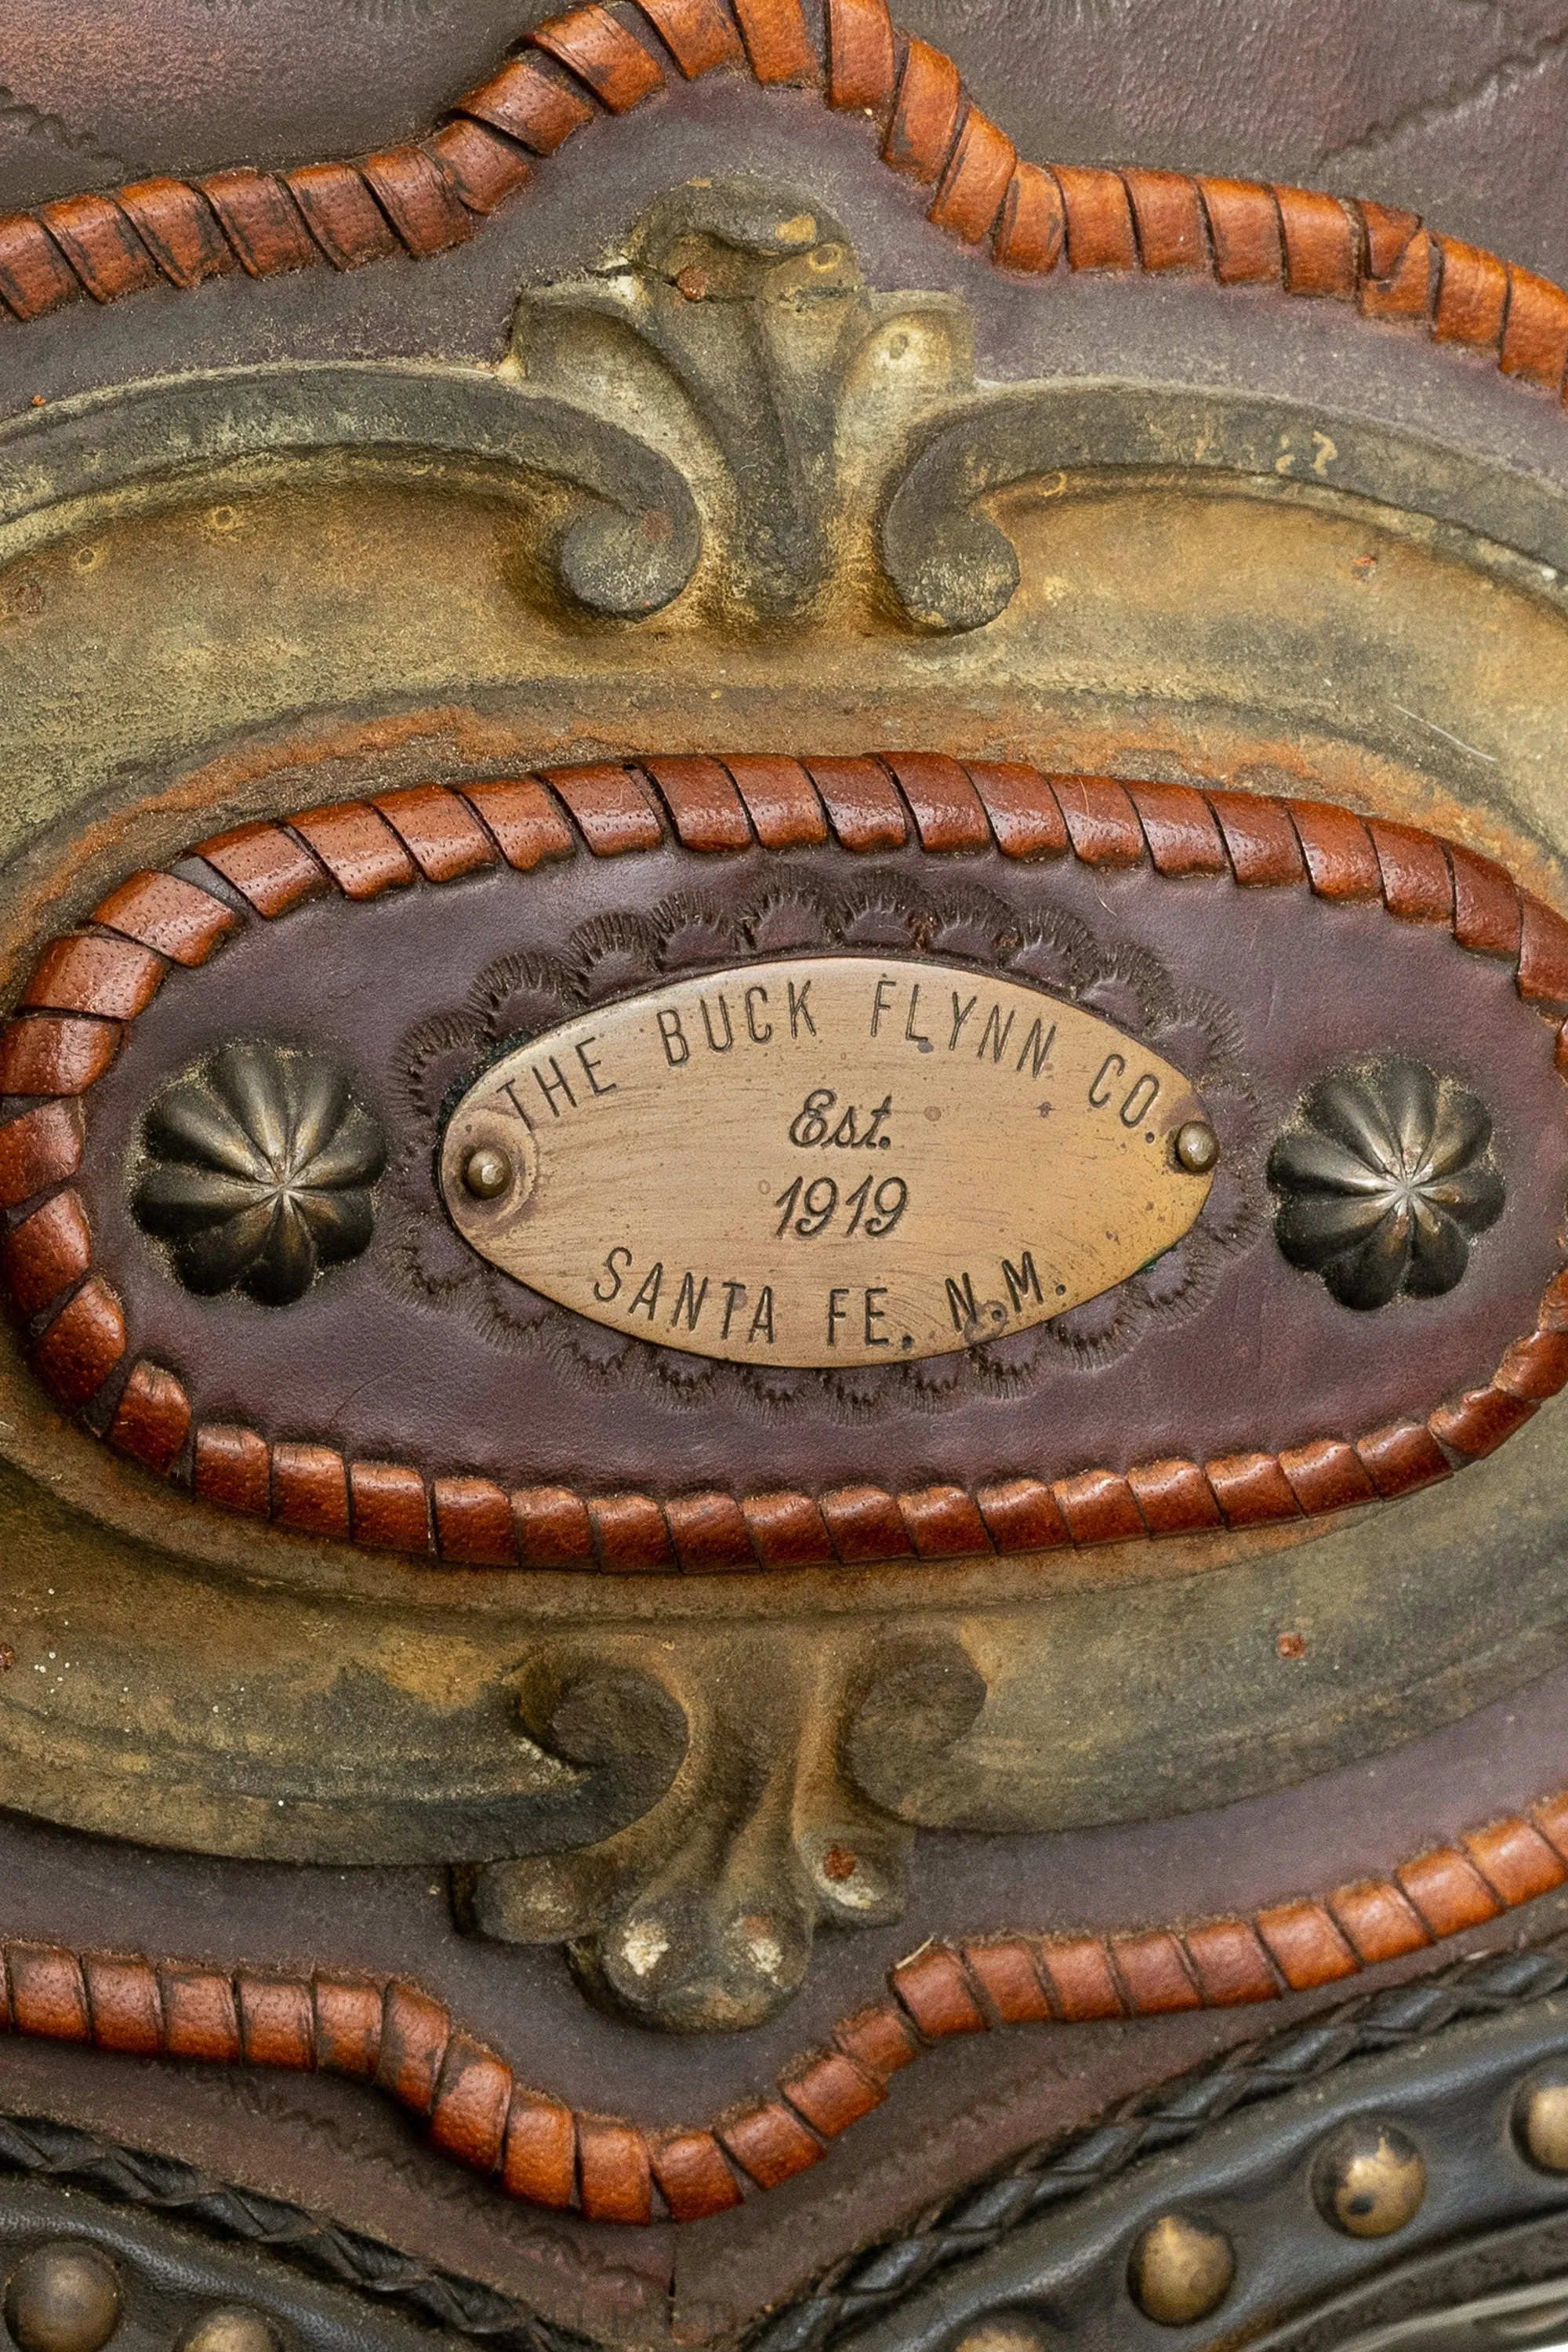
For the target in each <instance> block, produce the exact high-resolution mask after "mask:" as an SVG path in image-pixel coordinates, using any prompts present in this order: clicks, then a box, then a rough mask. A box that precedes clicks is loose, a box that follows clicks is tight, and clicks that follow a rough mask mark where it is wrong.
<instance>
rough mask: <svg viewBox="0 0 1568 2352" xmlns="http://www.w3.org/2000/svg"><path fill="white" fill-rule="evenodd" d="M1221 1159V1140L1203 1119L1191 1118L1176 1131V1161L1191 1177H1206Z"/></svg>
mask: <svg viewBox="0 0 1568 2352" xmlns="http://www.w3.org/2000/svg"><path fill="white" fill-rule="evenodd" d="M1218 1159H1219V1138H1218V1136H1217V1135H1216V1134H1215V1131H1214V1129H1213V1128H1212V1127H1210V1126H1208V1125H1207V1124H1206V1123H1205V1121H1204V1120H1203V1119H1201V1118H1189V1119H1187V1120H1185V1121H1184V1124H1183V1125H1182V1126H1180V1127H1179V1128H1178V1129H1176V1161H1177V1165H1178V1166H1179V1167H1182V1168H1184V1169H1185V1170H1186V1171H1187V1173H1188V1175H1189V1176H1206V1175H1207V1174H1208V1172H1209V1170H1210V1169H1211V1168H1213V1167H1214V1166H1215V1164H1216V1163H1217V1161H1218Z"/></svg>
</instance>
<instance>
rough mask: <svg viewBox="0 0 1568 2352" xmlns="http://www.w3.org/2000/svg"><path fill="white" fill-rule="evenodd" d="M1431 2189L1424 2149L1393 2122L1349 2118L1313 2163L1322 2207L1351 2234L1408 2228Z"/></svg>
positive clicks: (1364, 2235) (1317, 2197) (1326, 2215)
mask: <svg viewBox="0 0 1568 2352" xmlns="http://www.w3.org/2000/svg"><path fill="white" fill-rule="evenodd" d="M1312 2195H1313V2197H1314V2199H1315V2200H1317V2207H1318V2210H1319V2212H1320V2213H1321V2215H1322V2217H1323V2219H1324V2221H1330V2222H1331V2223H1332V2224H1333V2226H1334V2228H1335V2229H1336V2230H1342V2231H1344V2233H1345V2235H1346V2237H1347V2238H1386V2237H1389V2236H1391V2235H1392V2234H1393V2232H1394V2231H1395V2230H1403V2229H1404V2227H1405V2223H1406V2222H1407V2221H1412V2220H1413V2219H1414V2218H1415V2214H1416V2212H1417V2211H1418V2210H1419V2209H1420V2204H1421V2200H1422V2199H1423V2198H1424V2197H1425V2196H1426V2162H1425V2160H1424V2159H1423V2158H1422V2155H1421V2151H1420V2149H1419V2148H1418V2147H1416V2146H1415V2142H1414V2140H1410V2139H1406V2137H1405V2134H1404V2133H1403V2132H1402V2131H1395V2130H1394V2126H1392V2125H1391V2124H1380V2123H1373V2122H1370V2121H1369V2122H1366V2123H1353V2124H1346V2125H1345V2126H1344V2128H1343V2129H1342V2131H1337V2132H1336V2133H1335V2134H1334V2136H1333V2137H1332V2138H1331V2140H1329V2141H1328V2142H1327V2144H1326V2145H1325V2146H1324V2147H1323V2148H1322V2149H1321V2151H1320V2153H1319V2156H1318V2160H1317V2162H1316V2163H1315V2164H1314V2166H1313V2167H1312Z"/></svg>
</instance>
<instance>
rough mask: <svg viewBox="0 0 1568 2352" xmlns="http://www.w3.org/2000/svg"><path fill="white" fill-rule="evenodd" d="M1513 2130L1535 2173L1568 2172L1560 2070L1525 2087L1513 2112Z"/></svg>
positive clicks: (1564, 2080) (1565, 2090)
mask: <svg viewBox="0 0 1568 2352" xmlns="http://www.w3.org/2000/svg"><path fill="white" fill-rule="evenodd" d="M1514 2131H1515V2134H1516V2136H1517V2137H1518V2140H1519V2144H1520V2147H1521V2148H1522V2149H1523V2151H1524V2154H1525V2155H1526V2156H1527V2157H1528V2158H1530V2161H1531V2164H1533V2165H1534V2166H1535V2167H1536V2168H1537V2169H1538V2170H1540V2171H1542V2172H1568V2075H1565V2074H1563V2070H1561V2069H1556V2070H1554V2071H1553V2074H1550V2075H1537V2076H1536V2077H1535V2078H1534V2079H1533V2080H1532V2081H1531V2082H1528V2083H1527V2084H1525V2086H1524V2089H1523V2091H1522V2092H1521V2095H1520V2101H1519V2105H1517V2107H1516V2108H1515V2109H1514Z"/></svg>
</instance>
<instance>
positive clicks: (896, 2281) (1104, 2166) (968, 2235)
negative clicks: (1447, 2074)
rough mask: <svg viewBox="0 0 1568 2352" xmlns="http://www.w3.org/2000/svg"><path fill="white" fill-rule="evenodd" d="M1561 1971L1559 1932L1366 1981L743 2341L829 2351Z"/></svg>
mask: <svg viewBox="0 0 1568 2352" xmlns="http://www.w3.org/2000/svg"><path fill="white" fill-rule="evenodd" d="M1565 1983H1568V1954H1565V1952H1564V1947H1563V1940H1562V1939H1561V1938H1560V1937H1559V1938H1554V1939H1553V1940H1552V1942H1550V1943H1548V1944H1546V1945H1543V1946H1542V1947H1541V1948H1538V1949H1536V1950H1533V1951H1527V1952H1495V1953H1489V1954H1487V1955H1486V1956H1484V1957H1483V1958H1479V1959H1468V1960H1460V1961H1459V1962H1458V1963H1457V1964H1456V1966H1454V1967H1453V1968H1450V1969H1443V1970H1442V1971H1441V1972H1440V1973H1439V1974H1436V1975H1434V1976H1430V1977H1422V1978H1419V1979H1416V1980H1415V1982H1414V1983H1411V1984H1403V1985H1392V1986H1389V1987H1387V1988H1385V1989H1384V1990H1383V1991H1381V1992H1375V1993H1370V1994H1367V1993H1363V1995H1362V1996H1361V1997H1360V1998H1359V1999H1358V2000H1352V2001H1346V2002H1345V2003H1344V2004H1343V2005H1342V2007H1341V2008H1339V2009H1334V2010H1330V2011H1328V2012H1327V2013H1326V2014H1324V2015H1322V2016H1319V2017H1315V2018H1313V2019H1311V2020H1310V2021H1309V2022H1308V2023H1307V2024H1305V2025H1293V2026H1287V2027H1285V2028H1284V2029H1283V2030H1282V2031H1280V2032H1276V2033H1271V2034H1268V2035H1266V2036H1265V2037H1264V2038H1263V2039H1262V2040H1260V2041H1258V2042H1250V2043H1248V2044H1247V2045H1246V2046H1245V2047H1244V2048H1242V2049H1240V2050H1231V2051H1227V2052H1226V2053H1225V2055H1224V2056H1223V2057H1222V2058H1220V2059H1219V2060H1218V2061H1217V2062H1215V2063H1210V2064H1208V2065H1206V2066H1202V2067H1197V2068H1194V2070H1193V2071H1192V2072H1191V2073H1190V2074H1183V2075H1179V2076H1177V2077H1176V2079H1175V2080H1174V2081H1173V2082H1170V2083H1163V2084H1161V2085H1160V2086H1159V2088H1158V2089H1157V2090H1154V2091H1148V2092H1142V2093H1139V2094H1137V2095H1134V2096H1133V2097H1132V2098H1131V2099H1129V2100H1128V2101H1127V2102H1126V2103H1125V2104H1124V2105H1122V2106H1121V2107H1120V2108H1119V2109H1117V2110H1116V2111H1115V2112H1114V2113H1113V2114H1112V2115H1110V2116H1108V2117H1107V2118H1106V2119H1105V2120H1104V2121H1103V2122H1102V2123H1099V2124H1095V2125H1091V2126H1089V2128H1088V2130H1086V2131H1080V2132H1075V2133H1073V2134H1072V2135H1071V2137H1069V2138H1068V2140H1067V2141H1066V2142H1065V2143H1064V2142H1062V2141H1060V2140H1054V2141H1049V2142H1047V2144H1046V2145H1045V2146H1044V2147H1037V2148H1033V2149H1031V2150H1030V2151H1029V2152H1028V2153H1027V2154H1026V2155H1025V2156H1022V2157H1020V2158H1018V2159H1017V2160H1016V2162H1015V2163H1013V2164H1012V2165H1010V2166H1009V2167H1008V2168H1007V2170H1006V2171H1005V2173H1004V2174H1002V2175H1001V2176H999V2177H997V2178H994V2179H990V2180H987V2181H984V2182H982V2183H981V2184H980V2185H979V2186H978V2187H977V2188H970V2189H963V2190H962V2191H961V2192H960V2194H959V2195H958V2196H957V2197H955V2198H953V2199H952V2200H950V2201H949V2202H948V2204H946V2205H945V2206H944V2207H942V2210H940V2211H939V2212H937V2213H935V2214H934V2215H932V2214H928V2215H926V2216H924V2217H922V2219H921V2221H920V2222H919V2223H918V2224H917V2225H916V2227H915V2228H914V2229H913V2230H911V2231H910V2232H909V2233H908V2235H907V2236H904V2237H901V2238H896V2239H893V2240H890V2241H888V2242H884V2243H883V2244H882V2245H879V2246H874V2247H872V2248H870V2249H869V2250H868V2251H866V2252H860V2253H858V2254H853V2255H850V2256H849V2257H848V2258H847V2260H846V2261H843V2262H840V2263H835V2264H834V2266H833V2268H832V2270H831V2271H829V2272H828V2273H826V2276H825V2277H823V2278H821V2279H819V2280H818V2281H817V2282H816V2284H815V2286H814V2287H813V2288H812V2289H811V2291H810V2292H809V2293H808V2294H805V2295H802V2296H800V2297H799V2298H797V2300H796V2301H795V2302H794V2303H793V2304H790V2305H787V2306H786V2308H785V2309H784V2310H783V2311H781V2312H779V2313H778V2314H776V2315H775V2316H773V2318H771V2319H769V2320H767V2321H765V2322H764V2323H763V2325H762V2326H760V2327H759V2328H758V2329H756V2330H755V2331H754V2332H753V2334H752V2336H751V2337H750V2339H749V2352H826V2347H828V2346H830V2345H834V2344H837V2343H840V2342H841V2341H843V2339H844V2338H845V2337H846V2336H850V2335H852V2334H853V2333H854V2332H855V2330H856V2329H857V2328H858V2327H861V2326H864V2325H865V2324H866V2323H867V2322H868V2320H870V2319H874V2318H875V2317H877V2316H878V2315H879V2313H881V2312H884V2311H887V2310H889V2309H890V2308H892V2307H894V2306H895V2305H899V2304H900V2303H902V2302H903V2301H904V2300H905V2298H906V2297H908V2296H910V2295H913V2294H915V2293H916V2292H917V2291H918V2290H919V2288H921V2286H922V2285H923V2284H925V2282H926V2280H927V2279H928V2278H930V2277H931V2276H932V2274H933V2273H935V2272H937V2271H939V2270H941V2271H943V2272H945V2271H947V2270H949V2269H951V2268H952V2266H953V2264H955V2263H966V2262H970V2261H973V2258H974V2257H975V2256H976V2255H977V2254H984V2253H988V2252H990V2251H991V2249H992V2247H993V2246H994V2245H996V2244H998V2243H1000V2242H1002V2241H1004V2240H1005V2239H1006V2238H1007V2237H1008V2236H1009V2235H1010V2234H1011V2232H1012V2231H1014V2230H1016V2229H1017V2228H1019V2227H1020V2226H1021V2225H1022V2224H1023V2223H1025V2222H1027V2221H1037V2220H1038V2219H1039V2218H1040V2216H1041V2215H1042V2214H1044V2213H1045V2212H1047V2211H1048V2210H1050V2208H1052V2207H1053V2206H1058V2205H1065V2204H1067V2203H1068V2202H1069V2201H1070V2200H1072V2199H1073V2198H1075V2197H1078V2196H1081V2195H1083V2194H1084V2193H1085V2192H1086V2191H1087V2190H1089V2189H1098V2188H1100V2186H1101V2185H1102V2183H1104V2182H1106V2181H1109V2180H1113V2179H1116V2178H1117V2177H1118V2176H1119V2175H1120V2174H1121V2173H1122V2172H1124V2171H1125V2170H1126V2169H1127V2168H1128V2167H1129V2166H1130V2165H1132V2164H1135V2163H1137V2162H1138V2160H1139V2159H1140V2158H1142V2157H1152V2156H1154V2155H1156V2154H1160V2153H1163V2151H1165V2150H1167V2149H1170V2148H1177V2147H1187V2146H1188V2145H1190V2143H1192V2142H1193V2141H1194V2140H1197V2139H1200V2138H1201V2137H1203V2135H1204V2134H1205V2132H1206V2131H1207V2130H1208V2129H1209V2128H1210V2127H1211V2126H1213V2125H1215V2124H1218V2123H1222V2122H1223V2121H1224V2119H1225V2118H1226V2116H1228V2115H1231V2114H1233V2113H1234V2112H1235V2111H1236V2109H1237V2108H1238V2107H1243V2106H1252V2105H1257V2104H1258V2103H1259V2102H1260V2101H1263V2100H1268V2099H1273V2098H1279V2097H1280V2096H1282V2095H1285V2094H1286V2093H1288V2092H1290V2091H1297V2090H1300V2089H1302V2088H1303V2087H1304V2086H1305V2085H1306V2084H1311V2083H1318V2082H1321V2081H1322V2080H1323V2079H1324V2077H1325V2076H1328V2075H1331V2074H1334V2073H1336V2072H1337V2071H1338V2069H1339V2068H1340V2067H1341V2066H1343V2065H1346V2064H1348V2063H1351V2062H1352V2061H1353V2060H1355V2059H1357V2058H1371V2057H1376V2056H1381V2055H1383V2054H1384V2053H1386V2052H1389V2051H1394V2050H1404V2049H1407V2048H1409V2047H1410V2046H1411V2045H1412V2044H1413V2043H1421V2044H1429V2043H1430V2042H1431V2041H1432V2039H1433V2037H1435V2036H1436V2035H1440V2034H1442V2033H1443V2032H1445V2031H1446V2029H1447V2027H1449V2026H1451V2025H1458V2024H1462V2023H1464V2022H1465V2021H1468V2020H1470V2019H1479V2018H1503V2017H1507V2016H1508V2015H1509V2013H1510V2011H1512V2010H1515V2009H1517V2008H1521V2007H1522V2006H1523V2005H1524V2004H1526V2003H1527V2002H1531V2001H1537V2000H1544V1999H1546V1998H1547V1997H1548V1996H1549V1995H1551V1994H1552V1993H1555V1992H1559V1991H1561V1990H1562V1989H1563V1985H1564V1984H1565Z"/></svg>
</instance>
